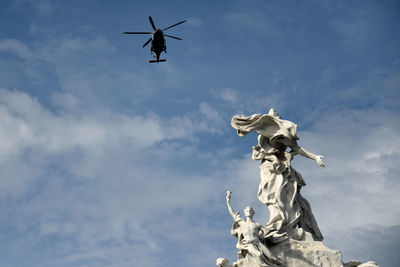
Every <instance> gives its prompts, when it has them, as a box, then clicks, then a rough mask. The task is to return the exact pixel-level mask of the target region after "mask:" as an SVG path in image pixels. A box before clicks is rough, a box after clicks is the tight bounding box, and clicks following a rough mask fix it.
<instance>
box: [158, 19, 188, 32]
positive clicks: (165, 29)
mask: <svg viewBox="0 0 400 267" xmlns="http://www.w3.org/2000/svg"><path fill="white" fill-rule="evenodd" d="M184 22H186V20H183V21H181V22H178V23H175V24H174V25H171V26H169V27H167V28H165V29H163V31H165V30H168V29H170V28H172V27H175V26H177V25H179V24H181V23H184Z"/></svg>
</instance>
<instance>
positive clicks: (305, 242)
mask: <svg viewBox="0 0 400 267" xmlns="http://www.w3.org/2000/svg"><path fill="white" fill-rule="evenodd" d="M268 248H269V250H270V252H271V254H272V256H274V257H275V258H277V259H279V260H280V261H281V262H283V263H284V265H283V266H282V265H281V266H279V267H379V266H378V265H377V264H376V263H375V262H373V261H369V262H366V263H362V262H359V261H352V262H349V263H345V264H344V263H343V261H342V254H341V252H340V251H339V250H333V249H330V248H328V247H327V246H325V244H324V243H323V242H322V241H314V240H313V239H312V236H311V234H310V233H307V232H305V235H304V236H303V239H302V241H298V240H294V239H288V240H285V241H283V242H281V243H279V244H276V245H270V246H268ZM219 260H220V261H219V262H218V260H217V266H221V267H265V266H273V267H277V266H276V265H268V264H265V265H263V266H259V264H257V263H255V262H253V261H252V259H251V258H250V259H249V258H247V257H246V258H244V259H242V260H241V261H239V262H236V263H233V264H232V265H230V264H229V263H228V260H227V259H224V258H220V259H219Z"/></svg>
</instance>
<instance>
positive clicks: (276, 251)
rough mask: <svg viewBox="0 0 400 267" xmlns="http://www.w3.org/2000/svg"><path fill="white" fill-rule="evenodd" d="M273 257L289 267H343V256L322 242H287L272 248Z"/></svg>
mask: <svg viewBox="0 0 400 267" xmlns="http://www.w3.org/2000/svg"><path fill="white" fill-rule="evenodd" d="M270 250H271V253H272V255H274V256H275V257H276V258H278V259H280V260H281V261H283V262H284V263H285V264H286V266H288V267H292V266H293V267H341V266H343V263H342V254H341V253H340V251H339V250H333V249H330V248H328V247H327V246H325V244H324V243H323V242H321V241H297V240H293V239H290V240H286V241H284V242H282V243H279V244H277V245H275V246H271V247H270Z"/></svg>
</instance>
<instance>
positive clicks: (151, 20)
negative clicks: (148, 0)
mask: <svg viewBox="0 0 400 267" xmlns="http://www.w3.org/2000/svg"><path fill="white" fill-rule="evenodd" d="M149 20H150V23H151V26H152V27H153V29H154V30H155V31H156V30H157V28H156V25H154V21H153V19H152V18H151V17H150V16H149Z"/></svg>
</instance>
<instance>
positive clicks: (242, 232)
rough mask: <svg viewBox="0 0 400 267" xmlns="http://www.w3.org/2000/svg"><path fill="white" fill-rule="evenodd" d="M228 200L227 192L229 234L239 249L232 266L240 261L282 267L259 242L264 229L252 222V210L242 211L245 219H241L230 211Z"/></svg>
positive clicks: (228, 194) (236, 213) (228, 193)
mask: <svg viewBox="0 0 400 267" xmlns="http://www.w3.org/2000/svg"><path fill="white" fill-rule="evenodd" d="M230 200H231V192H230V191H227V194H226V204H227V206H228V210H229V213H230V214H231V216H232V218H233V225H232V231H231V233H232V235H233V236H234V237H236V238H237V239H238V242H237V244H236V247H237V248H238V249H239V253H238V254H239V260H238V261H237V262H236V263H234V264H233V266H237V265H240V263H241V262H242V261H247V262H249V263H253V264H254V266H262V267H264V266H281V265H283V264H282V263H281V262H280V261H279V260H278V259H276V258H275V257H274V256H272V254H271V252H270V251H269V249H268V247H267V246H266V245H265V244H264V243H263V241H262V240H261V237H262V236H263V235H264V233H263V231H264V228H263V226H262V225H261V224H259V223H257V222H255V221H254V220H253V216H254V210H253V208H252V207H250V206H247V207H246V208H245V209H244V211H243V213H244V216H245V219H242V217H241V216H240V212H235V211H234V210H233V209H232V206H231V203H230Z"/></svg>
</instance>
